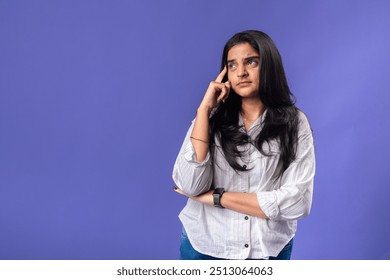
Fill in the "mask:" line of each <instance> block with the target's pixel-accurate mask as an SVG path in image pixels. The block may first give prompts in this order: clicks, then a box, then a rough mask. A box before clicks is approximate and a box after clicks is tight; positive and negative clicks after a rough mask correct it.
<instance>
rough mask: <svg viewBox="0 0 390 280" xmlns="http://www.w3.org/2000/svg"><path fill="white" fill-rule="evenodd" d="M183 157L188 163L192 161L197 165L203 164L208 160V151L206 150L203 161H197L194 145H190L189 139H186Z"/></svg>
mask: <svg viewBox="0 0 390 280" xmlns="http://www.w3.org/2000/svg"><path fill="white" fill-rule="evenodd" d="M184 158H185V160H186V161H188V162H190V163H194V164H196V165H198V166H204V165H206V164H208V163H209V161H210V151H208V152H207V155H206V158H205V160H204V161H202V162H199V161H197V160H196V153H195V149H194V146H193V145H192V142H191V141H188V143H187V145H186V146H185V148H184Z"/></svg>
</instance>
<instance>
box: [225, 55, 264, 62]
mask: <svg viewBox="0 0 390 280" xmlns="http://www.w3.org/2000/svg"><path fill="white" fill-rule="evenodd" d="M254 58H256V59H260V56H258V55H253V56H248V57H245V58H244V60H249V59H254ZM235 61H236V59H235V58H233V59H230V60H228V61H227V63H230V62H235Z"/></svg>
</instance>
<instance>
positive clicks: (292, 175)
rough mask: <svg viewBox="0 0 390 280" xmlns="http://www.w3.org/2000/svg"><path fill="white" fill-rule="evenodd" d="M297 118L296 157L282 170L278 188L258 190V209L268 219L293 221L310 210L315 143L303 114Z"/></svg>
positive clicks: (307, 213)
mask: <svg viewBox="0 0 390 280" xmlns="http://www.w3.org/2000/svg"><path fill="white" fill-rule="evenodd" d="M300 121H301V125H300V132H299V136H298V146H297V157H296V159H295V161H294V162H292V163H291V164H290V166H289V167H288V168H287V169H286V170H285V171H284V173H283V176H282V178H281V179H280V187H279V188H277V189H275V190H272V191H265V192H264V191H263V192H258V193H257V199H258V202H259V206H260V208H261V209H262V211H263V212H264V213H265V214H266V215H267V217H268V218H269V219H271V220H296V219H300V218H303V217H305V216H307V215H309V213H310V209H311V204H312V197H313V183H314V174H315V153H314V143H313V136H312V132H311V129H310V125H309V123H308V121H307V119H306V117H305V116H304V117H303V118H302V119H301V120H300Z"/></svg>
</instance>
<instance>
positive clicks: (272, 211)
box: [257, 191, 279, 220]
mask: <svg viewBox="0 0 390 280" xmlns="http://www.w3.org/2000/svg"><path fill="white" fill-rule="evenodd" d="M257 201H258V202H259V206H260V208H261V210H262V211H263V212H264V214H265V215H266V216H267V217H268V218H269V219H270V220H273V219H275V218H276V217H277V216H278V215H279V207H278V204H277V203H276V195H275V193H274V192H273V191H271V192H260V193H257Z"/></svg>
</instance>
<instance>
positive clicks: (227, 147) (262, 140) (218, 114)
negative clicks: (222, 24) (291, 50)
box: [210, 30, 299, 178]
mask: <svg viewBox="0 0 390 280" xmlns="http://www.w3.org/2000/svg"><path fill="white" fill-rule="evenodd" d="M242 43H249V44H250V45H251V46H252V48H253V49H254V50H256V51H257V52H258V53H259V55H260V66H259V67H260V68H259V75H260V76H259V80H260V86H259V98H260V100H261V102H262V103H263V105H264V106H265V108H266V110H267V111H266V114H265V118H264V119H263V123H262V125H263V128H262V130H261V132H260V133H259V135H258V136H257V137H256V139H255V141H254V143H252V144H253V145H255V147H256V148H257V149H258V150H259V151H260V152H261V153H262V154H263V155H265V156H272V153H271V152H270V151H269V150H267V151H266V150H265V149H264V146H263V145H264V144H266V143H268V144H269V143H270V141H271V140H276V142H277V143H278V145H279V153H280V161H279V165H278V166H279V168H278V170H277V171H276V173H275V174H274V175H275V178H279V177H280V176H281V175H282V174H283V172H284V171H285V170H286V169H287V168H288V166H289V165H290V163H291V162H292V161H293V160H294V159H295V157H296V144H297V141H298V122H299V120H298V108H297V107H296V106H295V98H294V95H293V94H292V92H291V91H290V89H289V87H288V84H287V79H286V75H285V72H284V68H283V64H282V59H281V57H280V54H279V51H278V49H277V48H276V45H275V44H274V42H273V41H272V39H271V38H270V37H269V36H268V35H267V34H265V33H263V32H261V31H257V30H247V31H243V32H240V33H237V34H235V35H234V36H233V37H232V38H231V39H230V40H229V41H228V42H227V43H226V45H225V47H224V50H223V54H222V63H221V71H222V69H223V68H224V67H225V65H226V64H227V55H228V52H229V50H230V49H231V48H232V47H234V46H236V45H238V44H242ZM223 81H227V74H226V75H225V77H224V80H223ZM241 104H242V101H241V97H240V96H239V95H238V94H237V93H235V92H234V90H233V89H231V90H230V94H229V98H228V99H227V100H226V103H225V104H221V105H220V106H219V107H218V108H217V110H216V111H215V113H214V114H213V116H212V117H211V119H210V140H211V144H215V143H214V137H215V136H216V137H217V138H218V139H219V141H220V143H221V148H222V151H223V153H224V155H225V158H226V160H227V162H228V163H229V165H230V166H231V167H232V168H233V169H234V170H236V171H247V169H246V168H244V167H242V166H241V165H240V164H238V162H237V158H238V157H241V156H242V152H240V151H239V150H238V148H237V147H238V146H240V145H245V144H247V143H251V140H250V138H249V136H248V135H247V134H246V133H244V132H243V131H242V130H240V126H239V122H238V120H239V114H240V112H241ZM210 148H211V155H212V156H213V155H214V149H215V145H211V146H210Z"/></svg>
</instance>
